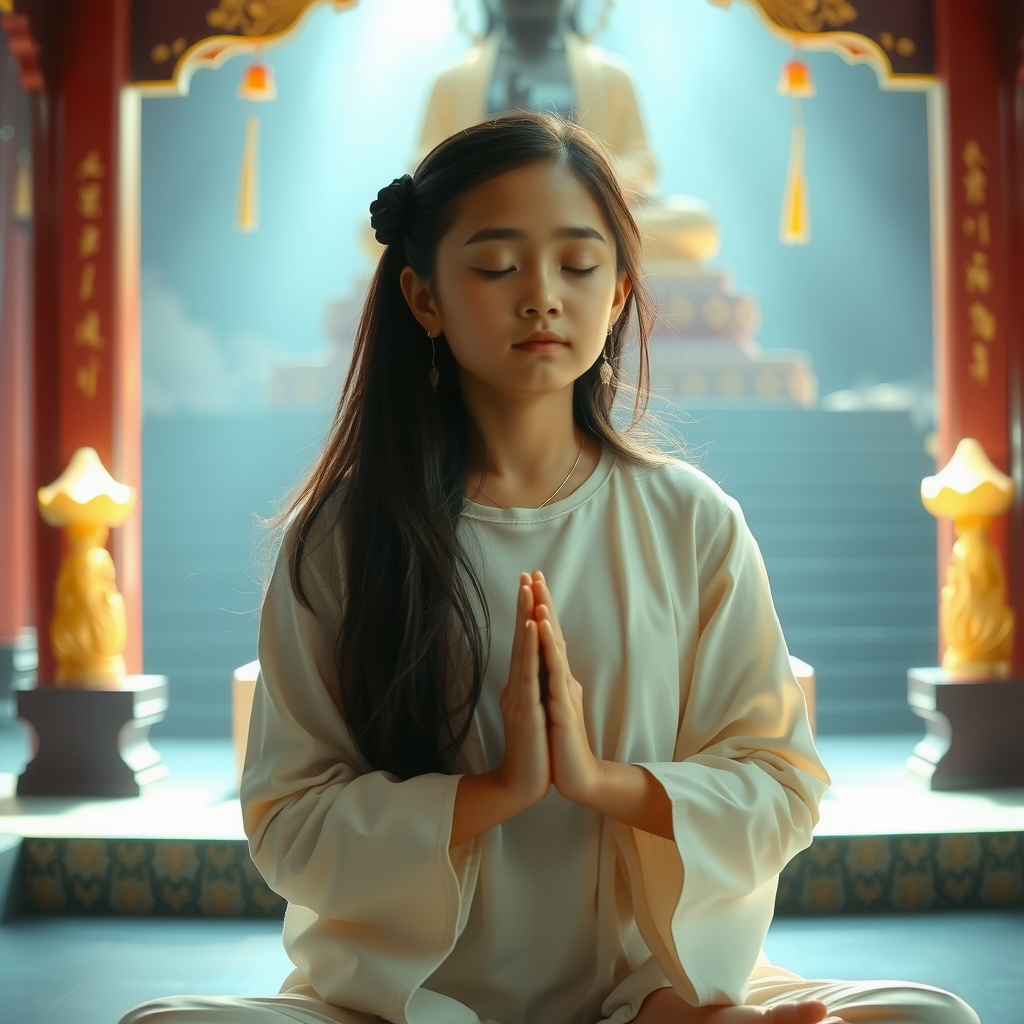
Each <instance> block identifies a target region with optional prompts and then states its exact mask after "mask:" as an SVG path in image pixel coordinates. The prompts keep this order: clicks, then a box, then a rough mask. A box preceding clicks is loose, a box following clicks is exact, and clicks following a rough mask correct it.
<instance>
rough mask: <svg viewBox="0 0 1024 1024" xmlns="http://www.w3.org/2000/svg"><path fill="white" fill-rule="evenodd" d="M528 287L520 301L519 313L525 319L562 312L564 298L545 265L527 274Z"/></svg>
mask: <svg viewBox="0 0 1024 1024" xmlns="http://www.w3.org/2000/svg"><path fill="white" fill-rule="evenodd" d="M526 280H527V281H528V287H527V288H526V290H525V292H524V293H523V296H522V298H521V299H520V302H519V315H520V316H521V317H523V319H525V320H534V319H536V318H538V317H555V316H560V315H561V313H562V300H561V298H560V297H559V296H558V294H557V291H556V289H555V288H554V287H553V283H554V282H553V280H552V276H551V274H550V273H549V272H548V270H547V268H546V267H544V266H538V267H536V268H535V270H534V272H533V273H532V274H530V275H527V276H526Z"/></svg>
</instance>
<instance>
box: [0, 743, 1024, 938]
mask: <svg viewBox="0 0 1024 1024" xmlns="http://www.w3.org/2000/svg"><path fill="white" fill-rule="evenodd" d="M918 738H919V737H918V736H916V735H895V736H870V737H864V736H850V737H835V736H825V737H822V738H821V739H820V741H819V746H820V749H821V752H822V757H823V759H824V761H825V763H826V765H827V766H828V768H829V771H830V773H831V775H832V778H833V786H832V789H831V790H830V791H829V793H828V794H827V796H826V798H825V800H824V801H823V803H822V808H821V821H820V822H819V824H818V827H817V829H816V830H815V838H814V842H813V844H812V845H811V847H810V848H809V849H808V850H806V851H804V852H803V853H802V854H800V855H799V856H798V857H797V858H795V859H794V860H793V862H792V863H791V864H790V865H789V866H788V867H787V868H786V870H785V871H784V872H783V875H782V878H781V879H780V884H779V895H778V899H777V903H776V912H777V913H778V914H779V915H801V914H843V913H846V914H856V913H884V912H888V913H892V912H910V911H924V910H958V909H963V910H967V909H978V908H983V907H991V908H996V907H1002V908H1021V907H1024V789H1004V790H991V791H974V792H959V793H941V792H933V791H930V790H929V789H927V787H926V786H924V785H923V784H922V783H921V782H920V781H919V780H917V779H915V778H914V776H912V775H911V774H910V773H909V772H908V771H907V768H906V760H907V757H908V756H909V754H910V753H911V751H912V750H913V747H914V744H915V743H916V742H917V740H918ZM154 745H155V746H156V747H157V749H158V750H159V751H160V753H161V754H162V756H163V758H164V760H165V761H166V763H167V764H168V767H169V768H170V775H169V778H168V780H167V784H166V786H165V787H164V788H163V789H161V790H154V791H153V792H151V793H149V794H148V795H146V796H144V797H139V798H135V799H124V800H73V799H65V798H53V797H49V798H43V797H35V798H18V797H16V796H15V795H14V778H15V776H14V775H13V774H10V773H12V772H14V771H17V770H18V769H19V768H20V765H21V764H22V763H24V760H25V758H26V757H27V744H26V741H25V738H24V735H23V733H22V731H21V730H20V729H5V730H2V731H0V771H6V772H7V773H8V774H0V784H2V785H3V786H4V788H3V790H2V793H3V795H2V797H0V899H2V898H3V895H4V894H6V911H5V914H6V916H11V915H13V914H19V913H20V914H51V915H52V914H58V915H135V916H165V917H197V916H198V917H204V916H205V917H253V918H258V917H269V918H274V917H280V915H281V914H282V913H283V909H284V903H283V901H282V900H281V899H280V898H279V897H278V896H276V895H275V894H274V893H272V892H271V891H270V890H269V889H268V888H267V887H266V885H265V883H264V882H263V880H262V879H261V878H260V876H259V874H258V873H257V872H256V870H255V868H254V867H253V865H252V862H251V860H250V859H249V855H248V849H247V846H246V842H245V836H244V833H243V830H242V820H241V813H240V809H239V805H238V799H237V795H236V793H235V788H234V762H233V752H232V748H231V744H230V741H227V740H212V741H199V740H163V741H161V740H159V739H156V740H154Z"/></svg>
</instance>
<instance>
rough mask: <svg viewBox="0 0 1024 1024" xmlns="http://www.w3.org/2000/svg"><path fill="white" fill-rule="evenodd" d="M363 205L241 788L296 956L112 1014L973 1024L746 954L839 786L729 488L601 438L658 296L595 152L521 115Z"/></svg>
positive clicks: (362, 1021)
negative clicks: (330, 415)
mask: <svg viewBox="0 0 1024 1024" xmlns="http://www.w3.org/2000/svg"><path fill="white" fill-rule="evenodd" d="M370 209H371V212H372V214H373V225H374V228H375V230H376V233H377V237H378V239H379V240H380V241H381V242H383V243H385V244H386V246H387V249H386V251H385V253H384V255H383V257H382V258H381V261H380V265H379V266H378V268H377V272H376V275H375V277H374V280H373V284H372V286H371V288H370V292H369V296H368V298H367V302H366V308H365V310H364V313H363V318H362V321H361V323H360V327H359V333H358V338H357V342H356V349H355V355H354V358H353V364H352V370H351V372H350V375H349V378H348V381H347V383H346V386H345V392H344V395H343V397H342V401H341V404H340V407H339V412H338V415H337V419H336V422H335V425H334V429H333V432H332V434H331V436H330V439H329V440H328V442H327V444H326V447H325V449H324V452H323V454H322V456H321V457H320V460H319V462H318V463H317V465H316V467H315V468H314V470H313V471H312V473H311V474H310V476H309V478H308V479H307V481H306V482H305V484H304V485H303V487H302V489H301V491H300V493H299V496H298V498H297V499H296V501H295V504H294V507H293V510H292V511H293V513H294V515H293V517H292V520H291V525H290V527H289V529H288V531H287V534H286V537H285V540H284V544H283V547H282V550H281V555H280V558H279V561H278V564H277V568H276V571H275V573H274V576H273V579H272V580H271V583H270V585H269V589H268V591H267V595H266V599H265V601H264V605H263V612H262V619H261V623H260V641H259V655H260V664H261V667H262V682H261V684H260V686H259V687H258V690H257V695H256V699H255V702H254V706H253V715H252V725H251V729H250V735H249V747H248V755H247V760H246V768H245V775H244V778H243V782H242V804H243V811H244V818H245V827H246V831H247V834H248V836H249V839H250V844H251V849H252V855H253V859H254V860H255V862H256V864H257V866H258V867H259V869H260V871H261V872H262V873H263V875H264V876H265V878H266V879H267V882H268V884H269V885H270V886H271V887H272V888H273V889H274V890H275V891H276V892H279V893H281V894H282V895H283V896H284V897H285V898H286V899H287V900H288V901H289V907H288V912H287V915H286V917H285V925H284V942H285V947H286V949H287V951H288V954H289V956H290V957H291V959H292V961H293V962H294V964H295V970H294V971H293V972H292V974H291V975H290V976H289V977H288V979H287V980H286V981H285V983H284V986H283V988H282V991H281V994H279V995H277V996H270V997H265V998H245V999H242V998H222V999H210V998H192V997H181V998H176V999H168V1000H160V1001H158V1002H156V1003H149V1004H147V1005H145V1006H142V1007H139V1008H137V1009H136V1010H134V1011H132V1012H130V1013H129V1014H128V1015H127V1016H126V1017H125V1018H124V1019H123V1020H124V1024H128V1022H132V1024H139V1022H147V1024H154V1022H157V1021H168V1022H209V1024H214V1022H239V1024H241V1022H267V1024H270V1022H275V1024H284V1022H287V1021H299V1022H313V1021H340V1022H344V1024H356V1022H359V1024H368V1022H371V1021H380V1020H383V1021H389V1022H393V1024H478V1022H494V1024H597V1022H599V1021H605V1022H607V1024H621V1022H625V1021H629V1020H635V1021H637V1022H640V1024H691V1022H700V1024H815V1022H818V1021H821V1020H822V1019H824V1018H826V1017H827V1019H828V1020H829V1021H846V1022H849V1024H854V1022H864V1021H871V1022H876V1024H882V1022H885V1024H909V1022H917V1024H925V1022H928V1024H977V1017H976V1016H975V1014H974V1013H973V1011H971V1010H970V1009H969V1008H968V1007H967V1006H966V1005H965V1004H964V1003H963V1002H961V1001H960V1000H959V999H957V998H956V997H955V996H952V995H950V994H948V993H945V992H940V991H938V990H936V989H931V988H927V987H924V986H919V985H912V984H904V983H885V984H883V983H873V984H865V983H859V984H857V983H844V982H820V981H819V982H815V981H804V980H802V979H800V978H798V977H796V976H795V975H793V974H790V973H788V972H786V971H784V970H781V969H779V968H776V967H773V966H771V965H769V964H768V962H767V961H766V960H765V959H764V957H763V955H762V954H761V944H762V942H763V940H764V937H765V933H766V931H767V929H768V925H769V922H770V921H771V918H772V910H773V905H774V899H775V889H776V881H777V876H778V874H779V872H780V871H781V870H782V868H783V866H784V865H785V864H786V862H787V861H788V860H789V859H790V858H791V857H792V856H793V855H794V854H796V853H797V852H798V851H800V850H801V849H803V848H804V847H806V846H807V845H808V844H809V843H810V841H811V829H812V827H813V826H814V823H815V821H816V820H817V805H818V801H819V800H820V799H821V797H822V794H823V793H824V792H825V789H826V787H827V785H828V777H827V776H826V774H825V771H824V769H823V768H822V766H821V763H820V761H819V760H818V757H817V755H816V753H815V750H814V745H813V743H812V741H811V736H810V731H809V728H808V724H807V716H806V713H805V710H804V704H803V701H802V698H801V695H800V690H799V689H798V687H797V685H796V683H795V682H794V679H793V676H792V674H791V672H790V667H789V661H788V655H787V652H786V645H785V642H784V640H783V637H782V632H781V630H780V628H779V623H778V620H777V618H776V616H775V611H774V609H773V607H772V602H771V595H770V593H769V589H768V580H767V578H766V576H765V572H764V567H763V565H762V562H761V559H760V556H759V554H758V551H757V548H756V546H755V544H754V541H753V540H752V538H751V536H750V534H749V532H748V530H747V527H746V525H745V524H744V521H743V517H742V515H741V513H740V510H739V508H738V507H737V505H736V504H735V502H733V501H732V500H731V499H729V498H728V497H726V495H724V494H723V493H722V492H721V491H720V490H719V489H718V488H717V487H716V486H715V485H714V484H713V483H711V482H710V481H709V480H708V479H707V478H706V477H704V476H703V475H702V474H701V473H699V472H698V471H697V470H695V469H693V468H692V467H690V466H688V465H685V464H683V463H679V462H675V461H671V460H668V459H665V458H662V457H659V456H657V455H656V454H655V453H654V452H653V451H651V450H648V449H647V448H644V447H642V446H640V445H638V444H637V443H636V442H635V441H633V440H631V433H630V432H625V433H623V432H620V431H619V430H618V429H617V428H616V427H615V425H614V423H613V420H612V405H613V402H614V399H615V395H616V392H617V390H618V388H619V373H620V366H621V362H622V351H623V344H624V340H625V337H626V335H627V331H628V330H630V329H631V328H632V329H634V330H635V332H636V335H637V336H638V339H639V346H640V357H641V358H640V367H641V383H642V382H643V378H644V375H645V374H644V371H645V366H646V364H645V359H644V357H645V348H644V346H645V342H646V337H647V333H648V331H649V327H650V323H651V307H650V304H649V300H648V299H647V298H646V296H645V295H644V292H643V288H642V273H641V267H640V265H639V249H640V237H639V234H638V231H637V228H636V225H635V224H634V222H633V220H632V218H631V216H630V213H629V209H628V206H627V203H626V200H625V198H624V196H623V194H622V192H621V190H620V188H619V186H618V184H617V183H616V180H615V176H614V173H613V171H612V169H611V167H610V165H609V162H608V160H607V158H606V157H605V156H604V155H603V153H602V151H601V149H600V146H599V145H598V144H597V143H595V141H594V140H593V139H592V138H590V137H589V136H588V135H587V134H586V133H585V132H584V131H582V130H581V129H580V128H579V127H577V126H575V125H573V124H572V123H569V122H566V121H562V120H559V119H557V118H554V117H551V116H544V115H532V114H516V115H509V116H507V117H502V118H499V119H498V120H496V121H492V122H488V123H485V124H481V125H479V126H477V127H475V128H472V129H470V130H468V131H465V132H462V133H461V134H459V135H456V136H454V137H452V138H451V139H449V140H447V141H446V142H445V143H443V144H442V145H441V146H439V147H438V148H437V149H435V150H434V151H433V152H432V153H431V154H430V155H429V156H428V157H427V158H426V159H425V160H424V161H423V163H422V164H421V165H420V167H419V168H418V170H417V172H416V175H415V177H414V178H409V177H408V176H406V177H404V178H401V179H398V180H396V181H395V182H393V183H392V184H391V185H389V186H388V187H387V188H385V189H383V190H382V191H381V193H380V195H379V197H378V199H377V201H376V202H375V203H374V204H373V205H372V206H371V208H370ZM641 393H642V389H641ZM637 408H640V405H638V406H637Z"/></svg>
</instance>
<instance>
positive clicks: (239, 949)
mask: <svg viewBox="0 0 1024 1024" xmlns="http://www.w3.org/2000/svg"><path fill="white" fill-rule="evenodd" d="M767 952H768V955H769V957H771V958H772V960H773V961H774V962H776V963H779V964H781V965H783V966H785V967H788V968H789V969H791V970H794V971H797V972H799V973H801V974H803V975H805V976H814V977H830V976H831V977H835V976H840V977H846V978H858V979H860V978H872V977H899V978H905V979H908V980H913V981H922V982H927V983H931V984H936V985H942V986H944V987H946V988H949V989H952V990H953V991H955V992H957V993H958V994H959V995H961V996H963V997H964V998H965V999H967V1000H968V1001H969V1002H970V1003H971V1004H972V1005H973V1006H974V1007H975V1008H976V1009H977V1010H978V1012H979V1013H980V1015H981V1019H982V1022H983V1024H1020V1022H1021V1021H1022V1020H1024V915H1021V914H994V913H982V914H944V915H906V916H900V917H874V918H848V917H847V918H817V919H814V920H809V919H792V918H791V919H788V920H784V921H778V922H776V923H775V924H774V925H773V926H772V930H771V933H770V934H769V936H768V943H767ZM288 969H289V965H288V962H287V960H286V959H285V956H284V953H283V952H282V950H281V942H280V925H279V924H274V923H269V922H252V921H202V922H197V921H154V920H142V921H128V920H124V919H111V920H69V919H67V918H64V919H56V920H46V919H41V918H23V919H21V920H19V921H15V922H11V923H9V924H6V925H3V926H2V927H0V1024H114V1022H115V1021H116V1020H117V1018H118V1017H119V1015H120V1014H121V1013H122V1012H124V1011H125V1010H126V1009H128V1008H129V1007H131V1006H133V1005H134V1004H136V1003H138V1002H142V1001H144V1000H146V999H152V998H155V997H157V996H160V995H170V994H174V993H181V992H193V993H204V994H220V995H224V994H228V993H231V994H238V995H241V994H252V995H256V994H261V993H269V992H273V991H274V990H275V989H276V987H277V986H278V984H279V983H280V981H281V979H282V978H283V977H284V975H285V974H286V972H287V971H288Z"/></svg>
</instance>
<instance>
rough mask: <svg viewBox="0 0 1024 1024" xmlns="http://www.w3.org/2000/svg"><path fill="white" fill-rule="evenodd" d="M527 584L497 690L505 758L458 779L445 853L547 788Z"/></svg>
mask: <svg viewBox="0 0 1024 1024" xmlns="http://www.w3.org/2000/svg"><path fill="white" fill-rule="evenodd" d="M532 584H533V580H532V579H531V577H530V576H529V575H527V574H526V573H523V574H522V576H520V577H519V597H518V599H517V601H516V629H515V635H514V637H513V641H512V660H511V664H510V665H509V670H508V682H507V683H506V684H505V689H504V690H502V691H501V718H502V724H503V725H504V727H505V756H504V758H503V759H502V762H501V764H500V765H499V766H498V768H496V769H495V770H494V771H493V772H484V773H483V774H482V775H463V776H462V778H461V779H459V784H458V788H457V790H456V793H455V807H454V809H453V811H452V830H451V836H450V838H449V841H448V846H449V849H454V848H455V847H456V846H460V845H461V844H462V843H466V842H469V840H471V839H475V838H476V837H477V836H481V835H483V834H484V833H485V832H486V831H488V829H492V828H494V826H495V825H500V824H501V823H502V822H503V821H508V819H509V818H513V817H515V816H516V815H517V814H519V813H520V812H521V811H525V810H526V808H527V807H531V806H532V805H533V804H535V803H537V802H538V801H539V800H541V799H543V797H544V796H545V795H546V794H547V791H548V790H549V789H550V788H551V762H550V758H549V755H548V732H547V716H546V715H545V712H544V704H543V702H542V700H541V695H540V641H539V637H538V630H537V622H536V620H535V618H534V601H533V587H532Z"/></svg>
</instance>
